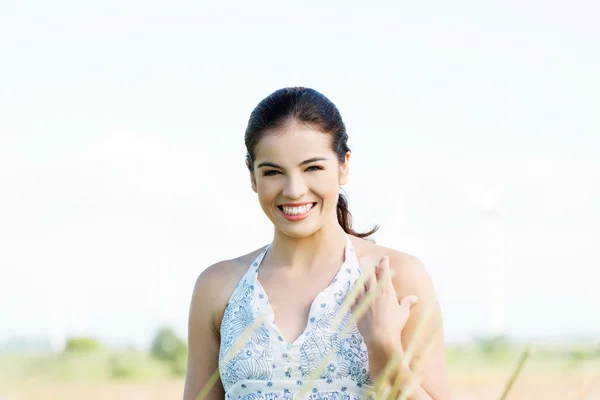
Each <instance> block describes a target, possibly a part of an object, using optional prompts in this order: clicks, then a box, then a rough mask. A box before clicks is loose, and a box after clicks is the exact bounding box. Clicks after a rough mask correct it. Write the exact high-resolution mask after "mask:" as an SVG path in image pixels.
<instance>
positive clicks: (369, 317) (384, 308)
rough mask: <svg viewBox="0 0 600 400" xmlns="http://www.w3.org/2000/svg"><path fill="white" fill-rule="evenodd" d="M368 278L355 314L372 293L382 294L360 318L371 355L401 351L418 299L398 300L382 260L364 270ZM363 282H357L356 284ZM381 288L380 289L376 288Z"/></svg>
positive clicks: (363, 335) (386, 260)
mask: <svg viewBox="0 0 600 400" xmlns="http://www.w3.org/2000/svg"><path fill="white" fill-rule="evenodd" d="M365 269H366V271H365V272H364V273H365V274H367V276H366V279H365V281H364V284H363V285H361V287H360V288H359V292H358V295H357V299H356V303H355V304H353V307H352V313H355V312H356V311H357V308H358V307H359V305H360V304H361V302H362V301H364V299H365V297H367V295H368V294H369V293H371V292H374V291H376V290H379V291H380V292H379V293H378V294H377V295H376V296H375V298H374V299H372V300H371V304H370V306H369V307H368V309H367V311H366V312H365V313H364V314H363V315H362V316H360V318H359V319H358V321H357V322H356V325H357V327H358V330H359V332H360V334H361V335H362V337H363V339H364V340H365V344H366V345H367V348H368V349H369V351H377V352H378V351H379V350H384V352H386V353H387V352H388V351H390V350H402V343H401V333H402V329H403V328H404V325H406V322H407V321H408V318H409V316H410V309H411V307H412V306H414V305H415V304H416V303H417V301H418V299H417V297H416V296H412V295H411V296H406V297H403V298H402V300H401V301H400V302H398V297H397V294H396V290H395V289H394V285H393V283H392V274H391V271H390V261H389V258H388V257H382V258H381V260H380V261H379V264H378V265H376V266H375V267H371V268H365ZM359 283H361V282H359V281H357V283H356V284H359ZM378 285H380V288H378V287H377V286H378Z"/></svg>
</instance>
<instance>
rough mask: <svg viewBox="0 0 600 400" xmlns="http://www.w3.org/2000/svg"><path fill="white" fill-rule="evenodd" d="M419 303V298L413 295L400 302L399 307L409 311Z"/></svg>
mask: <svg viewBox="0 0 600 400" xmlns="http://www.w3.org/2000/svg"><path fill="white" fill-rule="evenodd" d="M418 302H419V298H418V297H417V296H415V295H410V296H405V297H403V298H402V299H401V300H400V306H401V307H406V308H407V309H411V308H412V307H413V306H415V305H416V304H417V303H418Z"/></svg>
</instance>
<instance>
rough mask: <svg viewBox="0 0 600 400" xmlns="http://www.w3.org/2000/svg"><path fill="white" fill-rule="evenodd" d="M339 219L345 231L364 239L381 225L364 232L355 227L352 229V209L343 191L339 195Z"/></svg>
mask: <svg viewBox="0 0 600 400" xmlns="http://www.w3.org/2000/svg"><path fill="white" fill-rule="evenodd" d="M337 219H338V222H339V223H340V225H341V226H342V229H344V232H346V233H347V234H349V235H352V236H356V237H359V238H362V239H364V238H366V237H368V236H371V235H372V234H374V233H375V232H377V230H378V229H379V226H375V227H374V228H373V229H371V230H370V231H368V232H364V233H360V232H356V231H355V230H354V229H352V214H350V209H349V208H348V200H347V199H346V196H344V195H343V194H342V193H340V194H339V196H338V202H337Z"/></svg>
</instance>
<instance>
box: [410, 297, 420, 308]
mask: <svg viewBox="0 0 600 400" xmlns="http://www.w3.org/2000/svg"><path fill="white" fill-rule="evenodd" d="M418 302H419V298H418V297H417V296H413V297H412V299H410V303H411V304H412V305H413V306H414V305H415V304H417V303H418Z"/></svg>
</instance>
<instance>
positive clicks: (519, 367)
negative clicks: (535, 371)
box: [500, 346, 531, 400]
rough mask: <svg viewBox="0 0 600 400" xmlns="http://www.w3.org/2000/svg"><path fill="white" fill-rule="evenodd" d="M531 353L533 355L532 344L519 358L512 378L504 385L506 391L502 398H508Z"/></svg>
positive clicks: (504, 399) (502, 399)
mask: <svg viewBox="0 0 600 400" xmlns="http://www.w3.org/2000/svg"><path fill="white" fill-rule="evenodd" d="M530 355H531V346H527V347H526V348H525V350H524V351H523V353H522V354H521V357H520V358H519V362H518V363H517V367H516V368H515V370H514V371H513V373H512V375H511V377H510V379H509V380H508V382H507V384H506V386H505V387H504V392H503V393H502V396H500V400H506V398H507V396H508V393H509V392H510V390H511V389H512V387H513V385H514V383H515V381H516V380H517V377H518V376H519V374H520V373H521V371H522V370H523V366H524V365H525V362H526V361H527V359H528V358H529V356H530Z"/></svg>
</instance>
